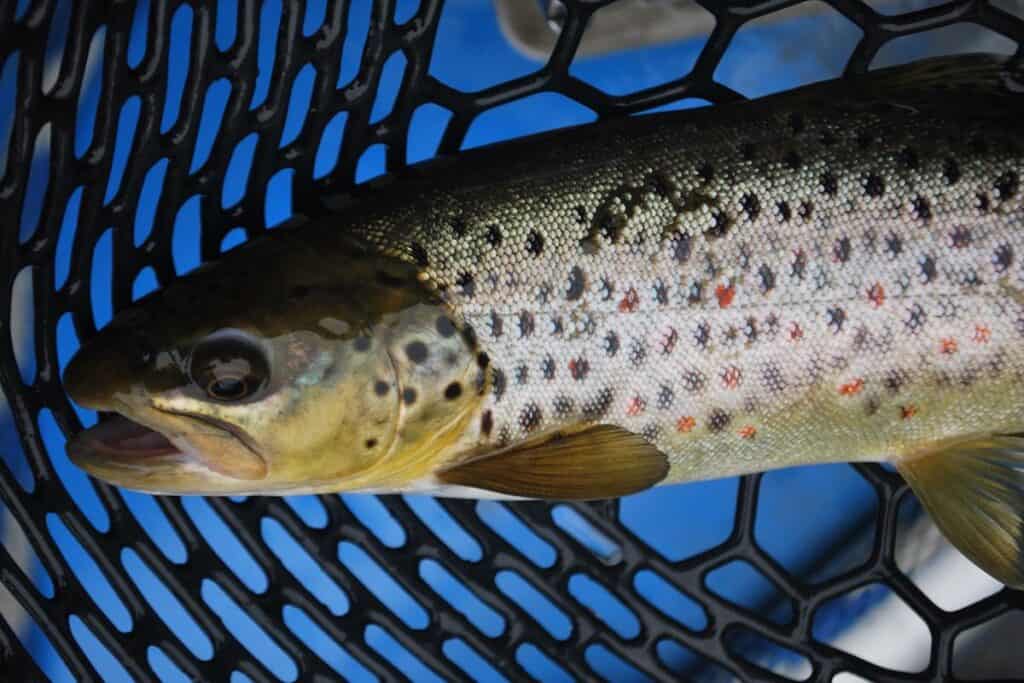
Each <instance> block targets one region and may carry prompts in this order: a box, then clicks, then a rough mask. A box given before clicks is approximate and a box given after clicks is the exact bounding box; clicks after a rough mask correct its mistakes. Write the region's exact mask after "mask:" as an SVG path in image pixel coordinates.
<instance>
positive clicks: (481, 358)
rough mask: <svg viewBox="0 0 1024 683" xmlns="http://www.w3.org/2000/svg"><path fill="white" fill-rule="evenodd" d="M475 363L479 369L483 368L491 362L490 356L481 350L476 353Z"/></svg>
mask: <svg viewBox="0 0 1024 683" xmlns="http://www.w3.org/2000/svg"><path fill="white" fill-rule="evenodd" d="M476 364H477V367H479V368H480V369H484V368H486V367H487V366H488V365H490V364H491V357H490V356H488V355H487V354H486V353H484V352H483V351H481V352H480V353H478V354H476Z"/></svg>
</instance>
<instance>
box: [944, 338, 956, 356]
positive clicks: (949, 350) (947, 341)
mask: <svg viewBox="0 0 1024 683" xmlns="http://www.w3.org/2000/svg"><path fill="white" fill-rule="evenodd" d="M958 348H959V346H958V345H957V343H956V339H953V338H952V337H945V338H943V339H942V340H941V341H940V347H939V349H940V350H941V351H942V353H945V354H946V355H949V354H953V353H956V352H957V349H958Z"/></svg>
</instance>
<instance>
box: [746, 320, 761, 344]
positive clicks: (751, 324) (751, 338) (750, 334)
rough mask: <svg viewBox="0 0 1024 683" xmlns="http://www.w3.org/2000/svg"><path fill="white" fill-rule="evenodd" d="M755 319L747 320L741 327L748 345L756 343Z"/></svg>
mask: <svg viewBox="0 0 1024 683" xmlns="http://www.w3.org/2000/svg"><path fill="white" fill-rule="evenodd" d="M757 335H758V332H757V318H753V317H750V318H747V321H746V322H745V323H744V325H743V336H744V337H746V338H747V343H748V344H753V343H754V342H756V341H757Z"/></svg>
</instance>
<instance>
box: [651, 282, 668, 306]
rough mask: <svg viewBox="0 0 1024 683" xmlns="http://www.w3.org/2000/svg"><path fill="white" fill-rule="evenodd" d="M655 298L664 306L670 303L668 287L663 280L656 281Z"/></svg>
mask: <svg viewBox="0 0 1024 683" xmlns="http://www.w3.org/2000/svg"><path fill="white" fill-rule="evenodd" d="M654 300H655V301H657V302H658V304H660V305H662V306H665V305H666V304H668V287H666V286H665V283H664V282H662V281H661V280H658V281H657V282H655V283H654Z"/></svg>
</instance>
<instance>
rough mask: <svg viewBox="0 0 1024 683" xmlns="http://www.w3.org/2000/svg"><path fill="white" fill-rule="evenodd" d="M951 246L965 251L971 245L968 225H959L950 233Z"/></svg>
mask: <svg viewBox="0 0 1024 683" xmlns="http://www.w3.org/2000/svg"><path fill="white" fill-rule="evenodd" d="M949 241H950V245H951V246H952V247H953V248H954V249H964V248H965V247H969V246H970V245H971V231H970V229H969V228H968V227H967V226H966V225H957V226H955V227H954V228H953V231H952V232H951V233H949Z"/></svg>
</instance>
